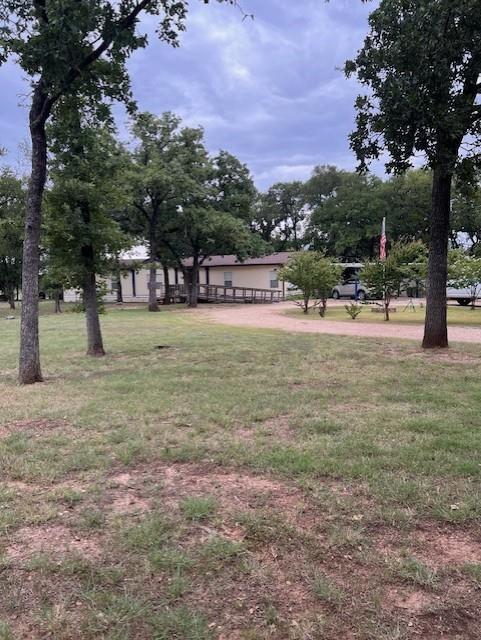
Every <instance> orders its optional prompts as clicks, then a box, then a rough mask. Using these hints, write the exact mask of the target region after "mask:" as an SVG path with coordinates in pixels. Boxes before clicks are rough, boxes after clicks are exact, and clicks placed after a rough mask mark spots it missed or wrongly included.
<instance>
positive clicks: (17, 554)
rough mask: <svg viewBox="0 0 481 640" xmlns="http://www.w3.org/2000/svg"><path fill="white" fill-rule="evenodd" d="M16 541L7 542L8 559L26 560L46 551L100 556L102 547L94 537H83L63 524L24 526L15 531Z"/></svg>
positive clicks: (15, 560) (53, 553)
mask: <svg viewBox="0 0 481 640" xmlns="http://www.w3.org/2000/svg"><path fill="white" fill-rule="evenodd" d="M13 539H14V541H12V542H10V543H7V546H6V549H5V555H6V558H7V560H10V561H14V562H18V561H25V560H28V559H29V558H31V557H32V556H34V555H37V554H42V553H45V554H47V555H49V556H52V557H56V558H58V557H59V556H62V555H65V554H67V553H69V552H75V553H78V554H80V555H82V556H85V557H88V558H99V557H100V555H101V551H100V547H99V545H98V544H97V542H96V541H95V540H93V539H92V538H81V537H80V536H77V535H76V534H75V533H74V532H73V531H71V530H70V529H68V528H67V527H64V526H62V525H44V526H38V527H24V528H22V529H19V530H18V531H16V532H15V534H14V536H13Z"/></svg>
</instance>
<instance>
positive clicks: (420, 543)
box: [415, 529, 481, 568]
mask: <svg viewBox="0 0 481 640" xmlns="http://www.w3.org/2000/svg"><path fill="white" fill-rule="evenodd" d="M415 541H416V548H417V556H418V557H419V558H420V559H421V560H423V561H424V562H426V563H427V564H429V565H431V566H433V567H435V568H437V567H446V566H448V565H458V566H461V565H463V564H467V563H473V564H474V563H481V534H480V535H479V537H477V538H475V537H474V536H473V533H471V532H467V531H441V530H439V529H429V530H426V531H418V532H416V534H415Z"/></svg>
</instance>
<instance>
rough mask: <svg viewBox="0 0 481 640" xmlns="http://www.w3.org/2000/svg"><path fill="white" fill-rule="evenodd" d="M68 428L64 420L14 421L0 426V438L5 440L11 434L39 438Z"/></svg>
mask: <svg viewBox="0 0 481 640" xmlns="http://www.w3.org/2000/svg"><path fill="white" fill-rule="evenodd" d="M70 426H71V425H69V423H68V422H66V421H65V420H47V419H45V420H16V421H14V422H9V423H8V424H4V425H1V426H0V438H6V437H8V436H10V435H12V433H27V434H28V435H33V436H41V435H44V434H46V433H49V432H51V431H57V430H60V429H65V428H68V427H70Z"/></svg>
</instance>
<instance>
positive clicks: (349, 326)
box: [200, 302, 481, 344]
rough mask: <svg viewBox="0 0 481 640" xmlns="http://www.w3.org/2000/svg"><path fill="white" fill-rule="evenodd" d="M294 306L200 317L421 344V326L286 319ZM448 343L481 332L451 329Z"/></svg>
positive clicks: (227, 309) (211, 311)
mask: <svg viewBox="0 0 481 640" xmlns="http://www.w3.org/2000/svg"><path fill="white" fill-rule="evenodd" d="M292 308H293V307H292V303H289V302H283V303H280V304H273V305H267V304H266V305H216V306H212V307H202V308H201V310H200V313H202V314H203V315H205V317H207V318H209V319H211V320H213V321H214V322H219V323H221V324H229V325H234V326H238V327H259V328H264V329H281V330H283V331H301V332H306V333H328V334H331V335H342V336H360V337H368V338H405V339H408V340H422V337H423V326H422V325H402V324H396V323H394V322H393V323H387V322H386V323H379V324H374V323H367V322H359V321H358V320H356V321H353V322H337V321H329V320H323V321H322V322H321V321H319V322H314V321H312V320H303V319H302V318H301V317H299V318H293V317H291V316H288V315H285V312H286V311H289V310H292ZM449 339H450V340H451V341H452V342H479V343H480V344H481V329H477V328H473V327H451V328H450V329H449Z"/></svg>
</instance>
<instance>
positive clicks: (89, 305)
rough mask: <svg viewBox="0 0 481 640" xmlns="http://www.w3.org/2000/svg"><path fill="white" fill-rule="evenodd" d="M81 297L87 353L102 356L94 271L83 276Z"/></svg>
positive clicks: (102, 348) (102, 346) (103, 353)
mask: <svg viewBox="0 0 481 640" xmlns="http://www.w3.org/2000/svg"><path fill="white" fill-rule="evenodd" d="M92 253H93V251H92ZM83 299H84V305H85V319H86V322H87V355H88V356H96V357H98V356H104V355H105V351H104V345H103V340H102V331H101V329H100V318H99V306H98V301H97V287H96V284H95V273H93V272H92V271H88V272H86V273H85V276H84V283H83Z"/></svg>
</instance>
